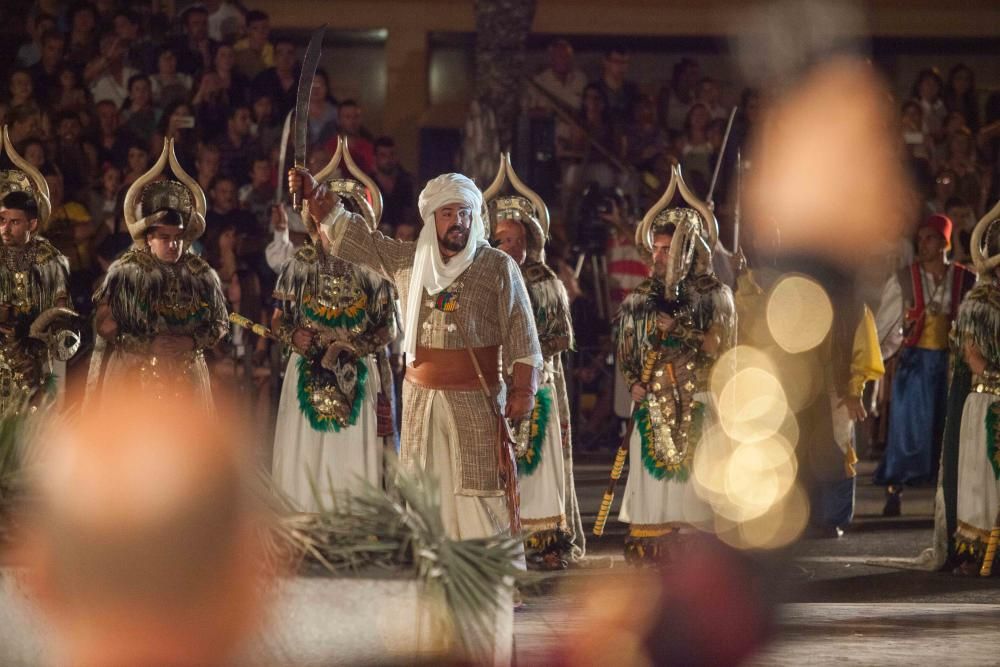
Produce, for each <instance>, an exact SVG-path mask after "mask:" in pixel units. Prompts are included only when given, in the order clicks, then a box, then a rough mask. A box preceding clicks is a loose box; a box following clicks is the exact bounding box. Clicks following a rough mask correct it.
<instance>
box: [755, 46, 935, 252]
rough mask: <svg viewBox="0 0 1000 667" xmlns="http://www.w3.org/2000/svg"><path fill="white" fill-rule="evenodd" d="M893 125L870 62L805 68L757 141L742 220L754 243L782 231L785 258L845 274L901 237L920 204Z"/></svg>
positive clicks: (888, 103)
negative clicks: (750, 229)
mask: <svg viewBox="0 0 1000 667" xmlns="http://www.w3.org/2000/svg"><path fill="white" fill-rule="evenodd" d="M896 122H897V119H896V112H895V109H894V107H893V105H892V103H891V97H890V95H889V92H888V89H887V88H886V86H885V83H884V82H883V81H882V80H881V79H880V78H879V76H878V75H877V74H876V72H875V70H874V69H873V68H872V66H871V65H870V64H868V63H866V62H863V61H859V60H852V59H848V58H838V59H832V60H829V61H826V62H824V63H822V64H820V65H817V66H816V67H814V68H812V69H811V70H809V71H808V72H807V73H806V74H805V75H804V76H803V77H802V78H801V79H800V80H799V81H798V82H797V83H796V84H795V85H792V86H791V87H790V88H789V89H788V90H787V91H786V92H785V93H784V94H783V95H780V96H778V98H777V99H776V100H775V103H774V104H773V105H772V106H771V107H770V108H769V109H768V111H767V114H766V117H765V120H764V122H763V124H762V126H761V127H760V128H759V130H758V131H757V133H756V137H755V149H754V154H755V155H756V156H757V157H755V159H754V165H753V170H752V171H751V173H750V177H749V179H748V183H747V211H746V212H747V219H748V221H749V223H750V225H751V226H755V227H759V229H756V231H757V235H758V236H759V237H760V238H767V237H768V236H769V235H774V234H775V232H776V231H778V232H780V238H781V252H782V253H783V254H792V255H800V256H801V255H807V256H812V257H815V258H817V259H820V260H824V261H827V262H830V263H832V264H834V265H837V266H840V267H842V268H846V269H852V268H855V267H856V266H857V265H858V264H859V263H860V262H862V261H864V258H865V255H866V252H869V251H870V250H871V249H873V248H878V247H880V246H884V245H885V244H887V243H891V242H892V241H894V240H895V239H898V238H899V237H900V235H901V234H902V232H903V229H904V227H905V224H906V221H908V220H910V219H911V218H912V213H913V211H914V210H915V208H914V204H915V201H916V200H915V198H914V194H913V193H912V192H911V191H910V188H909V185H908V180H907V176H906V172H905V170H904V167H903V160H902V153H901V150H900V148H899V146H898V141H897V140H896V139H894V136H896V135H895V134H894V133H893V132H892V131H891V129H892V128H894V127H895V126H896V125H895V123H896Z"/></svg>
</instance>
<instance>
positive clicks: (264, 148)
mask: <svg viewBox="0 0 1000 667" xmlns="http://www.w3.org/2000/svg"><path fill="white" fill-rule="evenodd" d="M155 5H156V3H148V4H147V3H124V2H114V1H113V0H112V1H111V2H108V1H102V2H97V3H89V2H78V3H73V4H70V5H68V6H63V5H62V4H60V3H39V4H38V5H36V6H34V8H33V10H32V11H30V12H28V14H27V15H26V16H25V17H24V33H23V35H22V41H21V44H20V46H19V48H18V49H17V56H16V60H15V62H13V63H11V66H10V67H9V68H7V69H6V72H5V76H4V77H3V79H4V81H5V82H6V86H5V88H6V90H4V91H3V93H4V94H2V95H0V121H2V123H3V124H6V125H7V127H8V129H9V133H10V139H11V141H12V143H13V145H14V146H15V147H16V149H17V150H18V152H19V153H20V154H21V155H22V156H24V157H25V158H26V159H27V160H28V161H29V162H31V163H32V164H33V165H34V166H35V167H37V168H38V169H39V170H40V171H41V173H42V174H43V175H44V177H45V179H46V181H47V182H48V184H49V190H50V195H51V199H52V216H51V219H50V220H49V221H48V222H47V224H46V225H45V227H44V229H42V230H41V233H42V234H43V235H44V236H46V237H47V238H48V239H49V240H51V241H52V242H53V243H54V244H55V245H56V247H58V248H59V249H60V250H61V251H62V252H63V253H64V254H65V255H66V256H67V257H68V258H69V261H70V268H71V281H70V282H71V291H72V296H73V302H74V305H75V308H76V309H77V311H78V312H80V313H82V314H84V315H87V314H89V313H90V312H91V310H92V305H91V295H92V294H93V291H94V288H95V287H96V286H97V285H98V284H99V282H100V280H101V279H102V277H103V274H104V272H105V271H106V270H107V268H108V266H109V265H110V263H111V262H112V261H114V259H115V258H116V257H117V256H118V255H120V254H121V253H122V252H124V251H125V250H126V249H127V248H128V247H129V246H130V245H131V237H130V236H129V234H128V230H127V229H126V227H125V224H124V216H123V212H122V206H123V202H124V198H125V192H126V191H127V189H128V187H129V185H131V184H132V183H133V182H134V181H135V180H136V178H138V177H139V176H140V175H142V174H143V173H144V172H146V171H147V170H148V169H149V168H150V167H151V166H152V165H153V164H154V163H155V161H156V159H157V158H158V157H159V155H160V152H161V149H162V148H163V146H164V141H165V140H166V139H172V140H173V143H174V148H175V151H176V154H177V157H178V159H179V162H180V164H181V166H182V167H183V168H184V169H185V170H186V171H187V172H188V173H189V174H190V175H191V176H192V177H194V178H195V179H196V180H197V181H198V183H199V185H200V186H201V187H202V189H203V190H204V192H205V195H206V198H207V202H208V213H207V215H206V222H207V226H206V233H205V235H204V236H203V237H202V238H201V239H200V240H199V241H198V242H197V247H196V248H195V250H196V251H197V252H199V253H201V254H202V255H203V256H204V257H206V259H207V260H208V261H209V262H210V263H211V265H212V266H213V267H214V268H215V269H216V271H217V272H218V273H219V276H220V278H221V280H222V282H223V286H224V288H225V291H226V295H227V298H228V299H229V302H230V303H229V305H230V307H231V309H233V310H237V311H239V312H242V313H245V314H246V315H247V316H249V317H250V318H251V319H254V320H258V321H261V322H266V321H267V320H268V317H269V315H268V311H269V309H270V294H271V292H272V289H273V286H274V281H275V279H276V276H277V272H278V271H279V270H280V266H272V265H271V264H270V263H269V262H268V253H267V247H268V245H269V244H270V243H272V241H273V240H274V231H275V228H276V226H277V228H278V229H279V231H280V230H281V228H282V227H285V226H290V228H291V229H290V234H291V236H292V238H293V240H295V241H298V242H301V241H302V240H303V238H304V237H305V228H304V227H303V226H302V224H301V220H300V219H299V218H298V217H297V216H296V215H295V214H294V213H293V212H290V211H285V210H281V209H279V208H278V207H276V206H275V204H276V203H277V202H278V194H277V185H278V182H279V171H281V170H279V166H278V160H279V156H280V152H281V136H282V130H283V125H284V123H285V121H286V118H287V117H288V115H289V112H290V111H291V110H292V108H293V107H294V105H295V97H296V92H297V86H298V78H299V57H300V53H299V45H298V44H296V43H293V42H292V41H290V40H287V39H281V38H275V39H272V35H271V31H270V18H269V16H268V15H267V14H266V13H264V12H261V11H255V10H247V9H245V8H244V7H241V6H237V5H236V4H234V3H230V2H220V1H218V0H214V1H209V2H205V3H198V4H193V5H191V6H189V7H187V8H186V9H184V11H182V12H180V13H179V14H178V15H176V16H165V15H160V14H154V13H151V12H150V7H151V6H155ZM362 114H363V109H362V106H361V105H360V103H359V102H357V101H355V100H351V99H340V100H338V99H337V98H336V97H335V95H334V90H333V82H331V81H330V79H329V77H328V75H327V73H326V72H325V71H323V69H322V68H321V69H320V70H319V71H318V72H317V75H316V78H315V83H314V85H313V91H312V98H311V105H310V109H309V137H308V142H309V143H308V145H309V147H310V154H309V160H308V163H309V166H310V167H311V168H312V169H313V170H314V171H316V170H318V169H319V168H321V167H323V166H325V165H326V163H327V162H328V161H329V159H330V157H331V156H332V155H333V153H334V151H335V150H336V146H337V141H338V136H344V137H346V138H347V139H348V141H349V150H350V152H351V155H352V157H353V158H354V160H355V162H356V163H357V164H358V165H359V166H360V167H361V168H362V169H363V170H364V171H366V172H368V173H369V174H370V175H371V176H372V177H373V178H374V179H375V180H376V182H377V183H378V185H379V187H380V189H381V190H382V193H383V195H384V198H385V215H384V223H385V225H386V229H387V231H393V232H394V231H395V228H396V227H397V226H398V225H399V223H400V222H403V221H406V220H409V221H410V222H412V220H410V218H411V217H412V210H413V209H414V208H415V194H414V192H413V184H412V181H411V179H410V177H409V174H408V173H407V172H406V171H405V170H403V169H402V168H401V167H400V165H399V161H398V159H397V157H396V149H395V143H394V141H393V140H392V138H390V137H377V138H376V137H375V136H373V135H372V134H371V133H369V132H368V130H367V129H366V128H365V127H364V122H363V115H362ZM289 159H290V158H289ZM411 228H413V229H415V227H414V226H413V225H411ZM404 233H405V230H404ZM245 340H246V341H249V339H248V338H246V337H245V336H244V335H242V334H236V336H235V340H230V341H229V342H228V343H227V344H226V345H223V346H222V347H223V348H225V349H222V350H220V351H219V354H218V355H217V356H218V357H219V358H218V359H217V361H219V362H220V364H222V365H225V364H226V363H228V364H230V365H231V366H232V370H233V371H236V370H237V367H239V368H243V369H250V371H252V372H253V374H254V375H256V376H258V378H259V377H260V376H264V377H266V376H267V374H268V368H267V364H266V362H265V357H266V346H265V345H264V341H263V340H257V341H256V343H255V345H253V346H252V347H251V346H247V345H244V344H243V343H244V341H245ZM252 348H253V349H252ZM243 357H247V361H248V363H247V364H238V363H236V362H238V361H241V360H243ZM248 372H249V371H248Z"/></svg>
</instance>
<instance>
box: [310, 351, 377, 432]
mask: <svg viewBox="0 0 1000 667" xmlns="http://www.w3.org/2000/svg"><path fill="white" fill-rule="evenodd" d="M356 363H357V365H358V380H357V387H358V389H357V392H356V393H355V396H354V404H353V405H352V406H351V415H350V417H348V419H347V423H346V424H341V423H340V422H339V421H337V420H336V419H333V418H331V417H324V416H322V415H320V414H319V413H317V412H316V408H315V407H313V404H312V401H310V400H309V395H310V394H311V393H312V375H313V373H312V368H311V367H310V366H309V362H308V361H307V360H306V358H305V357H302V358H300V359H299V364H298V367H299V409H300V410H302V414H304V415H305V416H306V417H308V418H309V425H310V426H312V427H313V428H314V429H315V430H317V431H322V432H324V433H328V432H330V431H333V432H334V433H340V429H342V428H347V427H349V426H354V424H355V423H356V422H357V421H358V415H359V414H361V404H362V403H364V400H365V380H367V379H368V367H367V366H366V365H365V362H364V360H362V359H358V361H357V362H356Z"/></svg>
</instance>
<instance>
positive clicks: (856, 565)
mask: <svg viewBox="0 0 1000 667" xmlns="http://www.w3.org/2000/svg"><path fill="white" fill-rule="evenodd" d="M609 465H610V458H609ZM873 469H874V464H871V463H867V462H863V463H862V464H861V468H860V475H859V484H858V492H857V510H856V516H855V521H854V524H852V526H851V527H850V528H849V530H848V532H847V533H846V534H845V536H844V537H842V538H840V539H836V540H835V539H805V540H802V541H800V542H799V543H798V544H796V545H794V546H793V547H791V548H790V549H788V550H786V552H785V553H782V554H766V555H764V557H763V558H762V559H761V566H762V567H763V568H765V569H769V570H770V572H769V575H770V576H769V580H770V581H772V582H774V583H775V587H774V590H773V591H771V593H772V594H773V595H776V596H777V597H778V598H779V600H780V601H781V602H782V604H781V606H780V607H779V613H778V629H777V633H776V635H777V636H776V639H775V641H774V642H772V644H771V645H770V646H769V647H768V648H767V649H766V650H765V652H764V653H762V654H761V655H759V656H758V657H757V658H756V659H755V660H754V661H753V663H752V664H753V665H761V666H763V665H801V664H803V663H804V662H806V661H808V662H809V663H810V664H813V665H820V664H833V663H836V664H857V665H890V664H914V663H915V662H917V661H919V662H922V663H924V664H944V663H945V661H947V662H948V664H950V665H983V664H997V663H998V661H1000V658H998V656H1000V633H997V632H996V627H997V625H998V624H1000V577H994V578H991V579H979V578H960V577H955V576H953V575H951V574H950V573H937V572H924V571H915V570H903V569H896V568H891V567H886V566H879V565H875V564H873V563H872V561H876V560H879V559H885V558H910V557H914V556H916V555H917V554H919V553H920V552H921V551H922V550H923V549H924V548H926V547H928V546H930V542H931V532H932V525H933V519H932V514H933V489H930V488H927V489H911V490H907V491H906V492H905V494H904V499H903V514H902V516H900V517H898V518H892V519H887V518H883V517H882V516H881V511H882V503H883V501H884V496H883V490H882V489H881V488H879V487H874V486H872V484H871V473H872V471H873ZM607 470H608V466H604V465H597V464H587V465H578V466H577V469H576V473H577V488H578V494H579V496H580V504H581V507H582V508H583V509H584V524H585V525H587V527H588V531H589V528H590V526H592V525H593V522H594V518H595V514H596V508H597V507H598V505H599V501H600V497H601V494H602V493H603V490H604V486H605V484H606V483H607V478H606V475H607ZM620 495H621V494H620V492H619V494H618V496H619V497H618V498H616V503H615V505H616V508H617V505H618V501H620ZM613 516H617V513H616V512H615V513H614V514H613ZM623 537H624V531H623V530H622V526H621V524H617V522H613V521H609V524H608V530H607V535H606V536H605V537H604V538H602V539H600V540H598V539H596V538H593V537H591V536H590V535H589V532H588V540H589V541H588V561H589V562H588V566H589V567H588V568H586V569H573V570H569V571H567V572H564V573H559V574H557V575H555V576H554V577H553V578H552V579H550V580H548V581H547V583H548V584H549V585H546V586H542V587H540V590H539V591H536V592H535V594H531V593H529V594H528V595H527V596H526V599H525V601H526V605H525V608H524V609H522V610H520V611H519V612H518V613H517V614H516V617H515V624H516V629H515V632H516V635H517V650H518V655H519V657H520V658H521V659H522V660H523V661H525V662H530V661H531V660H532V658H534V657H537V656H538V655H539V653H540V651H541V650H544V648H545V647H547V646H551V643H552V641H553V637H554V636H558V635H559V634H561V633H563V632H565V630H566V629H567V628H569V627H572V625H573V624H575V623H576V622H578V620H579V619H576V618H574V616H573V613H572V612H573V610H572V609H570V603H569V602H568V601H567V596H566V595H565V594H563V593H562V592H561V591H562V587H563V586H565V585H566V584H567V583H572V582H579V581H585V578H586V577H595V576H601V574H602V572H605V573H606V572H607V569H606V568H608V567H615V568H619V569H620V568H624V567H625V566H624V562H623V561H622V559H621V547H622V539H623Z"/></svg>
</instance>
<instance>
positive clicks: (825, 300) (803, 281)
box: [767, 275, 833, 354]
mask: <svg viewBox="0 0 1000 667" xmlns="http://www.w3.org/2000/svg"><path fill="white" fill-rule="evenodd" d="M832 324H833V305H832V304H831V303H830V297H829V296H827V293H826V290H824V289H823V288H822V287H821V286H820V285H819V283H817V282H816V281H814V280H812V279H810V278H807V277H805V276H800V275H786V276H783V277H782V278H781V279H780V280H779V281H778V283H777V284H776V285H775V286H774V288H773V289H772V290H771V294H770V296H769V297H768V300H767V327H768V331H769V332H770V334H771V337H772V338H773V339H774V342H776V343H777V344H778V345H779V346H780V347H781V349H783V350H785V351H786V352H790V353H792V354H796V353H799V352H806V351H808V350H811V349H813V348H814V347H816V346H817V345H819V344H820V343H822V342H823V340H824V339H825V338H826V337H827V334H829V333H830V326H831V325H832Z"/></svg>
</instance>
